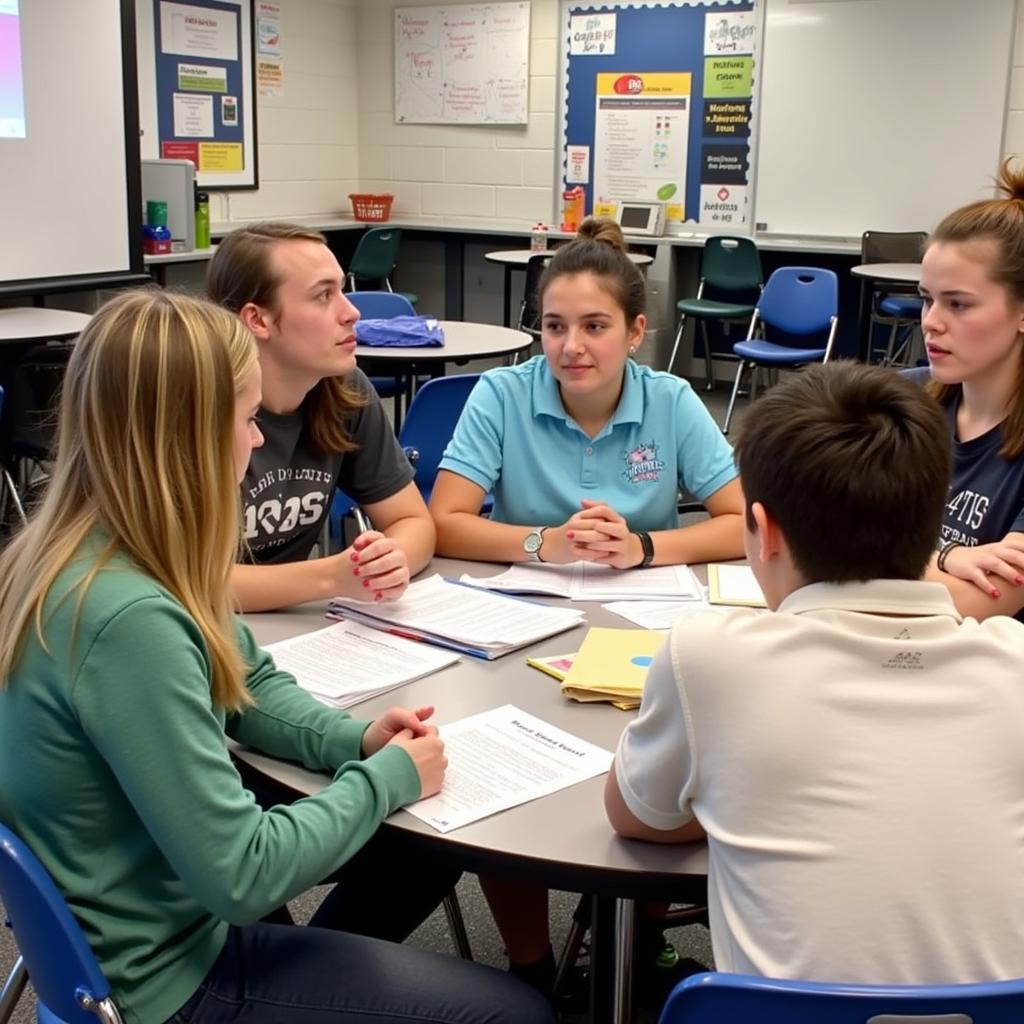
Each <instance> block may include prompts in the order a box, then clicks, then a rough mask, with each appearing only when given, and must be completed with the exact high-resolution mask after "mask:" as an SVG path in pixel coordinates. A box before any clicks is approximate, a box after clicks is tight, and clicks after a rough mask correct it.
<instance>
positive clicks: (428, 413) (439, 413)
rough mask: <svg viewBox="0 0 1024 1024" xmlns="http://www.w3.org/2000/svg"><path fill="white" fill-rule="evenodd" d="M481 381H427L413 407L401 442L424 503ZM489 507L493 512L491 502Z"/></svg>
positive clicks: (470, 377)
mask: <svg viewBox="0 0 1024 1024" xmlns="http://www.w3.org/2000/svg"><path fill="white" fill-rule="evenodd" d="M479 379H480V374H478V373H461V374H455V375H453V376H451V377H434V378H433V379H432V380H428V381H426V382H424V384H423V386H422V387H421V388H420V389H419V391H417V392H416V397H415V398H414V399H413V400H412V405H410V406H409V413H408V415H407V416H406V418H405V423H403V424H402V431H401V433H400V434H399V435H398V440H399V443H400V444H401V445H402V447H403V448H405V450H406V454H407V455H408V456H409V459H410V461H411V462H412V464H413V467H414V468H415V470H416V477H415V480H416V486H417V487H418V488H419V489H420V494H422V495H423V500H424V501H430V492H431V491H432V490H433V489H434V480H435V479H436V478H437V467H438V465H439V464H440V462H441V456H442V455H444V450H445V448H446V447H447V446H448V442H449V441H450V440H451V439H452V434H454V433H455V424H456V423H458V422H459V416H460V415H461V414H462V408H463V406H464V405H465V404H466V399H467V398H469V393H470V392H471V391H472V390H473V386H474V385H475V384H476V382H477V381H478V380H479ZM485 506H487V510H489V500H488V502H485Z"/></svg>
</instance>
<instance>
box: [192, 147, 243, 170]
mask: <svg viewBox="0 0 1024 1024" xmlns="http://www.w3.org/2000/svg"><path fill="white" fill-rule="evenodd" d="M199 170H201V171H240V170H242V144H241V143H240V142H200V143H199Z"/></svg>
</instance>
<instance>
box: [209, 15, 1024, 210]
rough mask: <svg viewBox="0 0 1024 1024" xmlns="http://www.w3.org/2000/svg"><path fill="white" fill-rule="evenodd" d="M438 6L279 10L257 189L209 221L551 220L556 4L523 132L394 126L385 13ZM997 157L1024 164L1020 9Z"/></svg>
mask: <svg viewBox="0 0 1024 1024" xmlns="http://www.w3.org/2000/svg"><path fill="white" fill-rule="evenodd" d="M437 2H438V0H281V3H282V42H283V59H284V74H285V83H284V95H283V96H282V97H260V98H259V99H258V108H259V152H260V181H261V187H260V189H259V190H258V191H256V192H240V193H222V194H214V196H212V197H211V201H212V203H213V209H212V210H211V213H212V219H213V220H215V221H226V220H241V219H246V218H252V217H288V216H299V215H303V214H312V215H317V214H337V213H339V212H348V210H349V209H350V207H349V202H348V193H349V192H352V191H357V190H359V191H388V192H394V193H395V197H396V198H395V211H396V212H398V213H410V214H419V213H422V214H425V215H462V216H468V217H479V218H481V219H487V218H497V219H500V220H508V219H515V220H521V221H524V222H531V221H534V220H547V221H550V220H551V219H552V213H553V201H552V199H553V197H552V188H553V184H554V169H555V161H556V153H555V120H556V119H555V102H556V95H557V81H556V75H557V69H558V62H557V48H556V29H557V21H558V12H559V2H558V0H533V2H532V5H531V19H530V34H531V45H530V94H529V115H530V121H529V124H528V125H526V126H523V127H509V126H501V127H494V128H491V127H487V126H459V127H449V126H445V125H396V124H395V123H394V116H393V102H394V84H393V74H394V73H393V51H392V45H393V44H392V20H391V11H392V9H393V7H395V6H416V5H431V4H435V3H437ZM1013 65H1014V67H1013V75H1012V78H1011V83H1010V95H1009V101H1008V104H1007V114H1006V130H1005V151H1006V154H1007V155H1016V156H1021V157H1024V0H1017V36H1016V46H1015V48H1014V58H1013Z"/></svg>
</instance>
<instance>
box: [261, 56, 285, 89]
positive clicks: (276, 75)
mask: <svg viewBox="0 0 1024 1024" xmlns="http://www.w3.org/2000/svg"><path fill="white" fill-rule="evenodd" d="M256 82H257V85H258V86H259V90H260V95H261V96H283V95H284V67H283V65H282V64H281V62H280V61H279V60H262V59H260V60H257V61H256Z"/></svg>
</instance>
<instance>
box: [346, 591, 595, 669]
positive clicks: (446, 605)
mask: <svg viewBox="0 0 1024 1024" xmlns="http://www.w3.org/2000/svg"><path fill="white" fill-rule="evenodd" d="M327 614H328V615H332V616H335V617H337V618H345V619H351V620H354V621H356V622H361V623H364V624H365V625H367V626H373V627H375V628H377V629H384V630H389V629H397V631H399V632H400V633H401V634H402V635H407V636H409V637H410V638H411V639H414V640H425V641H427V642H428V643H433V644H439V645H440V646H442V647H452V648H454V649H455V650H458V651H462V652H464V653H466V654H473V655H475V656H477V657H480V658H496V657H500V656H501V655H502V654H507V653H508V652H509V651H514V650H517V649H518V648H520V647H525V646H526V645H527V644H531V643H534V642H535V641H536V640H542V639H544V638H545V637H549V636H554V635H555V634H556V633H561V632H563V631H564V630H566V629H572V628H573V627H574V626H578V625H580V624H581V623H582V622H583V614H582V613H581V612H579V611H577V610H576V609H575V608H552V607H551V606H550V605H545V604H538V603H536V602H535V601H522V600H518V599H516V598H512V597H507V596H505V595H504V594H490V593H488V592H487V591H486V590H480V589H479V588H477V587H468V586H463V585H462V584H460V583H454V582H452V581H450V580H446V579H444V578H443V577H441V576H431V577H429V578H428V579H425V580H419V581H417V582H416V583H412V584H410V585H409V587H407V588H406V591H405V593H404V594H403V595H402V596H401V597H400V598H399V599H398V600H397V601H380V602H367V601H352V600H345V599H343V598H340V597H336V598H334V600H332V601H331V603H330V605H329V607H328V609H327Z"/></svg>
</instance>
